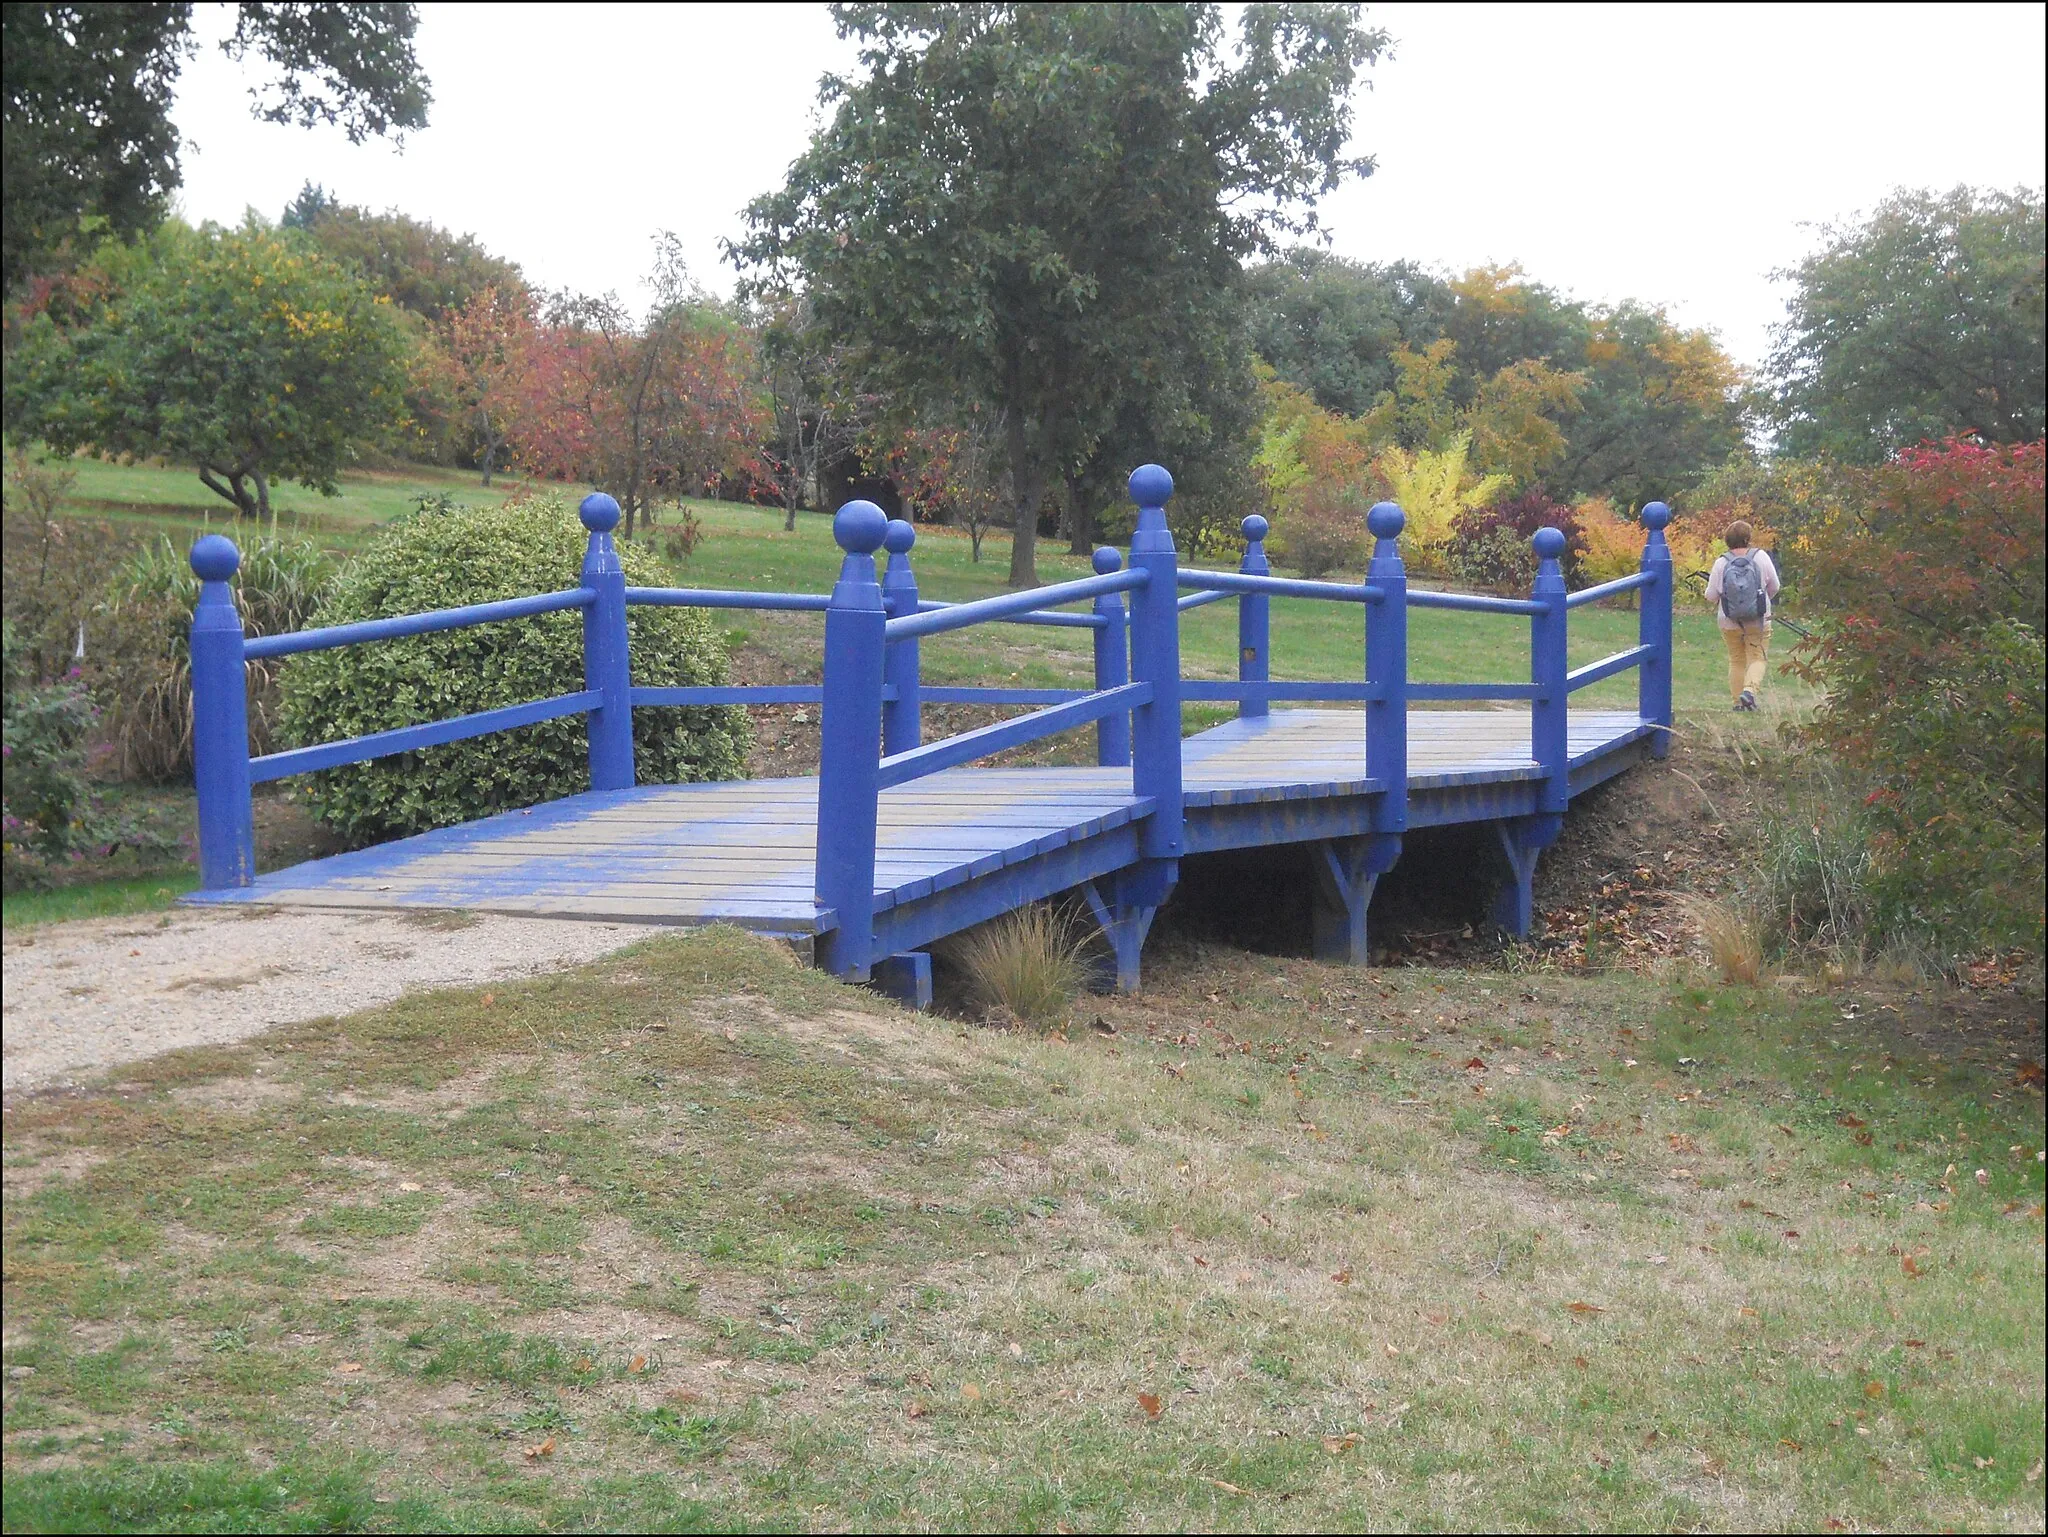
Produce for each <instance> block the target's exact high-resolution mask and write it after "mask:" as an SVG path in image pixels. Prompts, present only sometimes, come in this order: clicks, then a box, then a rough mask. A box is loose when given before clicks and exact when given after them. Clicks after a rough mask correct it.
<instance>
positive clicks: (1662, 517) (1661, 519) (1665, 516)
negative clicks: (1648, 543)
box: [1643, 502, 1671, 528]
mask: <svg viewBox="0 0 2048 1537" xmlns="http://www.w3.org/2000/svg"><path fill="white" fill-rule="evenodd" d="M1670 521H1671V509H1670V508H1669V507H1667V506H1665V505H1664V503H1662V502H1651V503H1650V504H1649V505H1648V506H1647V507H1645V508H1644V509H1643V527H1645V528H1662V527H1663V526H1664V525H1665V524H1667V523H1669V522H1670Z"/></svg>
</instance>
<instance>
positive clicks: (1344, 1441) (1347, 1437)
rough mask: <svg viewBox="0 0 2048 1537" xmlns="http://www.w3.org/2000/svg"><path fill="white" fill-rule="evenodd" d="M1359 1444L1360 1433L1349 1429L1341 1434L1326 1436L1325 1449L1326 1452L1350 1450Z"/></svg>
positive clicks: (1324, 1439)
mask: <svg viewBox="0 0 2048 1537" xmlns="http://www.w3.org/2000/svg"><path fill="white" fill-rule="evenodd" d="M1356 1445H1358V1433H1357V1432H1356V1431H1347V1432H1346V1433H1345V1434H1343V1435H1341V1436H1324V1437H1323V1450H1324V1451H1326V1452H1348V1451H1350V1450H1351V1448H1352V1447H1354V1446H1356Z"/></svg>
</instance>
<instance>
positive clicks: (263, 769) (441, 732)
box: [249, 689, 604, 784]
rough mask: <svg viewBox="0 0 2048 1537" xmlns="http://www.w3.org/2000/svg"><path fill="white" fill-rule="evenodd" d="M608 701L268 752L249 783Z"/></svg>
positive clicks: (560, 698) (253, 762)
mask: <svg viewBox="0 0 2048 1537" xmlns="http://www.w3.org/2000/svg"><path fill="white" fill-rule="evenodd" d="M603 703H604V696H603V695H602V694H600V693H599V692H597V691H596V690H595V689H585V690H584V691H583V692H581V693H577V694H558V695H556V696H555V697H554V698H553V699H536V700H533V701H532V702H531V703H529V704H514V705H507V706H505V707H504V708H503V709H499V710H478V711H477V712H476V713H475V714H473V715H457V716H454V717H452V718H451V719H448V720H431V721H425V722H422V723H421V724H420V725H417V726H399V727H397V728H395V729H393V730H390V731H375V732H372V733H370V734H369V735H368V736H352V737H344V738H343V739H342V740H341V741H339V742H321V743H319V744H318V745H317V746H313V747H295V748H292V749H291V750H290V751H288V752H274V753H266V754H264V755H263V756H262V757H260V758H251V759H250V760H249V778H250V780H251V782H253V783H256V784H262V783H263V782H265V781H266V780H271V779H285V778H288V777H289V776H291V775H293V774H312V773H316V772H318V771H319V770H321V769H331V768H339V767H341V766H342V765H343V764H345V763H364V762H367V761H368V760H370V759H371V758H388V757H390V756H392V755H393V754H394V753H402V752H417V751H418V750H419V749H421V748H422V747H439V746H441V745H443V744H444V743H447V742H460V741H464V740H466V739H467V738H469V737H473V736H488V735H490V734H491V733H492V732H494V731H511V730H513V729H515V728H517V727H519V726H532V725H537V724H538V723H540V722H541V721H544V720H559V719H561V717H563V716H564V715H581V714H584V713H585V712H587V711H590V710H595V709H597V708H598V707H599V706H600V705H602V704H603Z"/></svg>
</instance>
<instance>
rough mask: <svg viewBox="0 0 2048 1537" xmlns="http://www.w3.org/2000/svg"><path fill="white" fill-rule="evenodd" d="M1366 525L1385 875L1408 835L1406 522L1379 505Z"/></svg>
mask: <svg viewBox="0 0 2048 1537" xmlns="http://www.w3.org/2000/svg"><path fill="white" fill-rule="evenodd" d="M1365 521H1366V528H1367V529H1368V530H1369V531H1370V532H1371V534H1372V536H1373V539H1374V541H1375V543H1374V545H1373V556H1372V567H1371V569H1370V571H1368V573H1367V575H1366V580H1367V581H1368V582H1370V583H1371V584H1372V585H1373V586H1375V587H1378V588H1379V589H1380V591H1381V593H1382V594H1383V596H1382V597H1381V598H1380V600H1379V601H1378V602H1377V603H1368V604H1366V605H1365V681H1366V682H1367V683H1370V684H1372V685H1373V686H1374V687H1375V688H1376V689H1377V690H1378V697H1377V698H1375V699H1368V700H1367V701H1366V703H1365V772H1366V774H1367V775H1368V776H1369V777H1370V778H1372V779H1374V780H1376V781H1378V783H1379V786H1380V789H1379V794H1378V797H1377V798H1376V799H1375V801H1374V803H1373V811H1372V827H1373V832H1374V834H1375V835H1376V836H1377V837H1379V838H1382V839H1386V840H1390V846H1391V848H1392V850H1393V853H1392V855H1390V856H1389V857H1388V858H1387V862H1386V864H1385V865H1384V866H1382V867H1381V869H1382V872H1384V871H1385V870H1388V869H1391V868H1393V864H1394V860H1395V859H1396V858H1398V857H1399V856H1400V851H1401V835H1402V834H1403V833H1405V832H1406V831H1407V830H1408V570H1407V567H1406V566H1404V565H1403V564H1402V561H1401V543H1400V541H1401V529H1402V526H1403V525H1404V524H1405V523H1406V521H1407V520H1406V519H1405V518H1404V517H1403V516H1402V513H1401V509H1400V508H1399V507H1397V506H1395V505H1394V503H1392V502H1381V503H1380V504H1379V505H1378V506H1376V507H1374V508H1373V509H1372V511H1371V512H1369V513H1367V514H1366V520H1365ZM1361 953H1362V952H1361Z"/></svg>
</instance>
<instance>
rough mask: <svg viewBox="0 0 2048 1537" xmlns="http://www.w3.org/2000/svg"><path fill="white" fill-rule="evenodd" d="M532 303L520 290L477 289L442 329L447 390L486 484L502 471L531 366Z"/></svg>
mask: <svg viewBox="0 0 2048 1537" xmlns="http://www.w3.org/2000/svg"><path fill="white" fill-rule="evenodd" d="M535 337H536V328H535V324H534V313H533V300H532V299H531V297H530V296H529V295H528V294H527V293H526V291H525V290H524V289H523V288H521V289H515V290H513V291H511V292H506V291H505V290H502V289H499V288H497V287H495V286H492V287H487V288H483V289H479V290H478V291H477V292H476V293H475V294H474V295H472V296H471V297H470V300H469V302H468V303H467V304H465V305H463V306H462V308H461V309H459V310H456V311H455V312H454V313H452V314H451V315H449V316H448V318H447V320H446V322H445V323H444V324H443V325H442V327H441V328H440V335H439V342H440V347H439V351H438V356H439V357H440V358H441V359H443V360H445V368H446V387H447V389H448V392H449V394H450V396H451V397H452V398H453V400H454V402H455V405H456V407H457V409H458V410H459V412H460V413H461V419H462V421H463V422H464V424H465V425H466V427H467V428H468V430H469V432H470V433H471V435H472V436H473V438H474V440H475V442H476V445H477V448H476V452H477V467H478V468H479V469H481V470H482V471H483V477H484V484H485V485H487V486H488V485H489V484H490V483H491V476H492V475H493V474H494V473H495V472H496V470H497V467H498V459H499V456H500V455H501V454H502V453H504V451H505V445H506V443H507V441H508V439H509V438H510V436H511V432H512V425H513V423H514V421H515V420H516V419H517V417H518V414H519V409H520V404H521V402H522V400H524V398H525V394H526V388H527V376H528V371H529V370H530V369H531V367H532V365H533V354H534V346H535Z"/></svg>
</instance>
